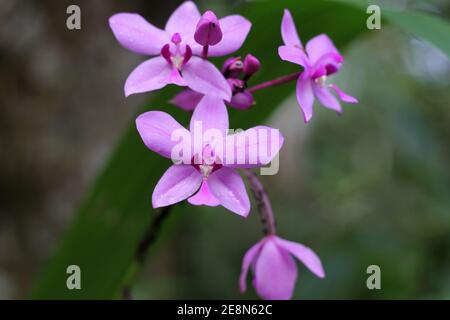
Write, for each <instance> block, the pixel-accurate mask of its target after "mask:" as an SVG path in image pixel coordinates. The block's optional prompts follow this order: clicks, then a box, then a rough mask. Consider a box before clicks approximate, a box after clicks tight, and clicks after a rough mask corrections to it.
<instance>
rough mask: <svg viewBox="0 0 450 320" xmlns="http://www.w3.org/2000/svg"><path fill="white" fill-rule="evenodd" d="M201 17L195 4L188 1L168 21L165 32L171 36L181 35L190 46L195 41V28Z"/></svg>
mask: <svg viewBox="0 0 450 320" xmlns="http://www.w3.org/2000/svg"><path fill="white" fill-rule="evenodd" d="M200 17H201V16H200V12H199V11H198V9H197V6H196V5H195V3H194V2H192V1H186V2H184V3H182V4H181V5H180V6H179V7H178V8H177V9H175V11H174V12H173V13H172V15H171V16H170V18H169V20H167V23H166V27H165V30H166V32H167V33H168V34H169V35H170V36H172V35H173V34H175V33H179V34H180V35H181V39H182V41H183V42H184V43H187V44H189V45H190V44H191V43H192V42H193V40H194V33H195V28H196V26H197V23H198V21H199V20H200Z"/></svg>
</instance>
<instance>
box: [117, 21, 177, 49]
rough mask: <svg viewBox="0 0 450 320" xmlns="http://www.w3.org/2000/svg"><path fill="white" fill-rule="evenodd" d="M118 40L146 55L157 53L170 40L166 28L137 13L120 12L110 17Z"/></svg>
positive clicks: (127, 47) (124, 45)
mask: <svg viewBox="0 0 450 320" xmlns="http://www.w3.org/2000/svg"><path fill="white" fill-rule="evenodd" d="M109 26H110V27H111V29H112V31H113V33H114V36H115V37H116V39H117V41H119V43H120V44H121V45H122V46H123V47H124V48H126V49H128V50H130V51H133V52H136V53H139V54H145V55H157V54H159V52H160V50H161V48H162V47H163V46H164V44H165V43H167V41H168V35H167V33H166V32H165V31H164V30H161V29H158V28H157V27H155V26H153V25H152V24H150V23H149V22H147V20H145V19H144V18H143V17H141V16H140V15H138V14H135V13H118V14H115V15H113V16H112V17H111V18H109Z"/></svg>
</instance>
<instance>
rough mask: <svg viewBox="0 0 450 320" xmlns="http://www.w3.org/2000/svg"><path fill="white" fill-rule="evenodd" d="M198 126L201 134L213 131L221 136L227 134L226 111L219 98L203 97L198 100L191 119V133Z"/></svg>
mask: <svg viewBox="0 0 450 320" xmlns="http://www.w3.org/2000/svg"><path fill="white" fill-rule="evenodd" d="M200 125H201V128H202V132H206V131H207V130H211V129H213V130H218V131H219V132H220V134H221V135H222V136H225V135H226V134H227V133H228V111H227V107H226V106H225V103H224V102H223V100H222V99H221V98H219V97H217V96H211V95H205V96H204V97H203V98H202V100H200V102H199V104H198V105H197V107H196V108H195V110H194V113H193V114H192V117H191V123H190V131H191V133H193V132H194V130H195V127H196V126H200ZM203 138H205V137H203Z"/></svg>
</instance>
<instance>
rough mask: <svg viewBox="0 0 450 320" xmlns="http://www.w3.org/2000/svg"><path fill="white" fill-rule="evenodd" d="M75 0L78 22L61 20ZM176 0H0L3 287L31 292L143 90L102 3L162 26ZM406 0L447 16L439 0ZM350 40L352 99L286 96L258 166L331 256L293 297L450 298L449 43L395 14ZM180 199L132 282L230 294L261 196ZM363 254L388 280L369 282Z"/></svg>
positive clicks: (289, 228)
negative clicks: (221, 204)
mask: <svg viewBox="0 0 450 320" xmlns="http://www.w3.org/2000/svg"><path fill="white" fill-rule="evenodd" d="M74 2H75V3H77V4H78V5H80V7H81V8H82V29H81V30H80V31H68V30H67V29H66V27H65V20H66V17H67V15H66V13H65V11H66V7H67V6H68V5H70V4H73V3H74ZM180 2H181V1H138V0H133V1H88V0H85V1H56V0H47V1H25V0H21V1H14V0H2V1H1V2H0V70H1V73H0V88H1V89H0V298H18V297H20V298H23V297H25V296H26V294H27V293H28V291H29V289H30V286H31V283H32V281H33V279H34V277H35V276H36V272H37V270H38V268H39V267H40V266H41V265H42V263H43V262H44V261H45V260H46V259H47V258H48V256H49V254H50V253H51V251H52V250H53V249H54V248H55V246H56V245H57V243H58V240H59V238H60V236H61V234H62V232H63V231H64V229H65V227H66V226H67V224H68V222H69V221H70V218H71V214H72V213H73V211H74V209H75V208H76V207H77V206H78V205H79V202H80V201H81V199H82V197H83V195H84V193H85V192H86V188H87V186H88V185H89V184H90V183H91V182H92V181H93V180H94V179H95V177H96V173H97V172H98V170H99V169H101V167H102V166H103V164H104V162H105V161H106V160H107V158H108V155H109V153H110V152H111V150H112V147H113V146H114V144H115V142H116V140H117V138H118V137H119V136H120V134H121V132H122V131H123V129H124V128H125V126H126V125H127V124H128V123H129V121H131V120H132V114H133V112H134V111H135V110H136V107H137V106H138V105H140V104H141V103H143V101H144V99H145V97H144V96H136V97H131V98H128V99H125V98H124V96H123V92H122V88H123V82H124V80H125V77H126V75H127V74H128V72H129V71H130V70H131V69H132V68H133V67H134V66H135V65H136V64H137V63H138V62H139V61H142V58H141V57H138V56H136V55H134V54H130V53H129V52H127V51H126V50H123V49H122V48H120V46H118V45H117V43H116V41H115V40H114V38H113V36H112V34H111V32H110V30H109V28H108V27H107V19H108V17H109V16H110V15H112V14H113V13H116V12H120V11H133V12H139V13H140V14H142V15H143V16H145V17H146V18H148V19H149V20H151V21H152V22H154V23H155V24H156V25H158V26H162V25H163V24H164V22H165V20H166V18H167V16H168V15H169V14H170V12H171V11H172V10H173V8H174V7H175V6H176V5H177V4H178V3H180ZM202 3H203V4H205V3H206V4H208V6H209V5H210V4H211V5H213V6H214V8H217V9H219V10H220V9H221V8H222V5H223V3H221V2H219V1H217V2H216V1H214V3H212V2H211V1H203V2H202ZM233 3H234V4H235V5H239V3H240V2H238V1H237V2H233ZM415 3H416V5H417V7H419V8H422V9H426V10H430V11H435V12H437V13H439V14H440V15H442V16H444V17H447V19H448V12H449V6H448V3H447V2H445V1H435V2H428V3H427V2H423V1H416V2H415ZM227 11H228V10H227ZM386 28H388V27H386ZM348 49H349V50H347V54H346V64H345V67H344V69H343V73H342V74H341V75H340V76H339V84H340V85H342V87H343V88H345V89H346V90H347V91H348V92H350V93H352V94H354V95H356V96H358V97H359V98H360V102H361V103H360V104H359V105H356V106H346V107H345V111H344V115H343V116H341V117H337V116H335V115H334V114H333V113H332V112H331V111H329V110H325V109H323V108H322V107H319V106H317V105H316V108H315V117H314V118H313V121H312V123H311V124H309V125H307V126H305V125H304V124H303V122H302V120H301V116H300V110H299V108H298V106H297V105H296V102H295V99H294V98H293V97H291V98H289V99H287V100H286V102H285V103H284V104H283V106H282V107H280V108H279V110H278V111H277V113H276V115H275V116H274V119H273V120H272V122H273V125H274V126H278V127H280V128H282V130H283V132H284V133H285V136H286V141H287V143H286V145H285V147H284V150H283V153H282V154H281V156H280V160H281V170H280V173H279V174H278V175H276V176H274V177H270V176H269V177H264V178H263V182H264V183H265V184H266V185H267V186H268V189H269V193H270V196H271V199H272V201H273V205H274V209H275V211H276V214H277V219H278V228H279V231H280V235H281V236H282V237H285V238H288V239H289V240H293V241H298V242H302V243H305V244H306V245H308V246H310V247H311V248H313V249H314V250H316V252H317V253H318V254H319V255H320V256H321V258H322V261H323V263H324V266H325V269H326V271H327V278H326V279H325V280H319V279H316V278H314V277H313V276H312V275H311V274H310V273H308V271H307V270H306V269H305V268H304V267H302V266H299V270H300V272H299V281H298V283H297V290H296V294H295V297H296V298H382V299H388V298H401V299H404V298H450V273H449V271H448V270H450V183H449V181H450V172H449V171H450V167H449V161H450V150H449V137H450V129H449V123H450V113H449V111H448V106H449V102H450V90H449V89H450V63H449V61H448V58H446V57H445V56H444V55H443V54H442V53H440V52H438V51H436V50H435V49H433V48H432V47H430V46H428V45H427V44H426V43H424V42H422V41H419V40H414V39H410V38H408V37H407V36H405V35H404V34H401V33H399V32H397V31H395V29H390V28H389V29H388V32H382V33H379V32H378V33H377V32H373V34H372V35H370V36H369V37H367V38H365V39H360V41H358V42H357V43H355V44H354V46H353V47H352V48H348ZM280 63H282V62H280ZM292 85H293V84H292ZM272 90H276V89H272ZM255 98H256V99H257V98H258V97H257V95H256V96H255ZM262 105H263V102H259V103H258V105H257V106H256V107H259V106H261V107H262ZM149 188H151V186H150V187H149ZM150 191H151V190H150V189H149V192H150ZM149 205H150V204H149ZM185 208H186V213H185V214H184V215H183V217H179V218H178V219H177V220H176V222H175V223H174V225H173V226H172V228H171V229H170V232H169V231H167V230H164V231H165V232H163V234H162V235H161V236H162V237H161V239H160V241H159V242H158V243H157V245H156V246H155V247H154V248H152V249H151V251H150V252H149V257H148V260H147V264H146V265H145V268H144V270H142V272H141V274H140V277H139V281H137V283H136V285H135V286H134V288H133V291H134V294H135V296H136V297H137V298H238V297H240V295H239V293H238V291H237V280H238V276H239V271H240V263H241V258H242V256H243V254H244V253H245V251H246V249H248V248H249V247H250V246H251V245H252V244H253V243H255V242H256V241H258V240H259V238H260V236H261V231H260V226H259V221H258V217H257V214H256V212H253V213H252V215H251V217H250V218H249V219H248V220H247V221H243V220H242V219H240V218H239V217H237V216H234V215H233V214H231V213H229V212H226V211H225V210H223V209H220V208H218V209H217V210H216V211H215V212H214V214H213V215H211V212H209V211H208V212H207V211H206V210H205V212H202V214H201V215H198V216H192V215H189V206H185ZM203 213H204V214H203ZM169 223H170V221H169ZM371 264H376V265H379V266H380V267H381V270H382V290H379V291H369V290H368V289H367V288H366V278H367V274H366V268H367V266H368V265H371ZM249 291H250V293H249V294H247V295H244V296H243V297H254V294H253V293H252V289H251V288H250V290H249Z"/></svg>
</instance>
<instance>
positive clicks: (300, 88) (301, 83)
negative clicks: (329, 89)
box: [296, 72, 314, 123]
mask: <svg viewBox="0 0 450 320" xmlns="http://www.w3.org/2000/svg"><path fill="white" fill-rule="evenodd" d="M296 93H297V101H298V103H299V105H300V109H301V110H302V112H303V119H304V120H305V122H306V123H307V122H309V121H310V120H311V118H312V116H313V104H314V91H313V85H312V80H311V78H310V77H309V76H308V75H307V73H306V72H303V73H302V74H301V75H300V77H299V78H298V81H297V90H296Z"/></svg>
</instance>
